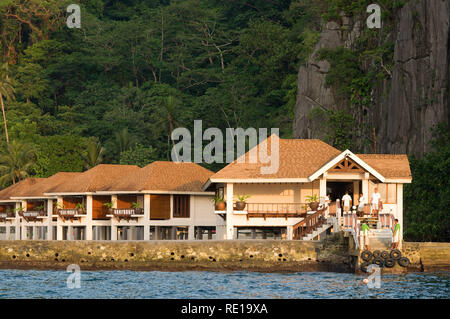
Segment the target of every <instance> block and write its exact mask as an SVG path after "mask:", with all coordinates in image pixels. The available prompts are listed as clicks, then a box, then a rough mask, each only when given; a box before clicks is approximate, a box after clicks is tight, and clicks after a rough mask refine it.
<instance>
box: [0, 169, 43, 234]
mask: <svg viewBox="0 0 450 319" xmlns="http://www.w3.org/2000/svg"><path fill="white" fill-rule="evenodd" d="M42 180H43V178H26V179H24V180H22V181H19V182H17V183H15V184H13V185H11V186H9V187H7V188H5V189H3V190H1V191H0V238H1V239H8V240H9V239H16V240H20V239H21V238H22V236H27V235H28V234H27V232H26V229H22V225H23V224H25V220H24V219H23V217H21V216H20V215H19V212H21V211H22V201H21V200H19V199H12V198H11V196H20V195H21V194H23V193H24V192H26V191H27V190H28V189H29V188H30V187H33V186H34V185H36V184H37V183H39V182H40V181H42ZM22 222H23V224H22ZM30 237H31V236H30Z"/></svg>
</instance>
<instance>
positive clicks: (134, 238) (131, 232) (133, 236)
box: [127, 226, 136, 240]
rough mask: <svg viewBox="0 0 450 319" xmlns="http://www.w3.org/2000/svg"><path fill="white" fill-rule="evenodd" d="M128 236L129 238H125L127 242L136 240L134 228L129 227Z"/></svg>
mask: <svg viewBox="0 0 450 319" xmlns="http://www.w3.org/2000/svg"><path fill="white" fill-rule="evenodd" d="M129 234H130V235H129V238H127V239H128V240H136V226H130V232H129Z"/></svg>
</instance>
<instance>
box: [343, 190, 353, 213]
mask: <svg viewBox="0 0 450 319" xmlns="http://www.w3.org/2000/svg"><path fill="white" fill-rule="evenodd" d="M342 202H343V204H344V212H348V211H349V210H350V207H351V206H352V197H351V196H350V195H349V194H348V192H345V195H344V196H343V197H342Z"/></svg>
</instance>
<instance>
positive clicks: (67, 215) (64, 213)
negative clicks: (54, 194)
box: [57, 208, 86, 221]
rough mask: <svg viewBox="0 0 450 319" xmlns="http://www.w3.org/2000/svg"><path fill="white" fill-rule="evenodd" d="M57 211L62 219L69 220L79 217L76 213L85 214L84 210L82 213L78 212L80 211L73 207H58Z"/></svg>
mask: <svg viewBox="0 0 450 319" xmlns="http://www.w3.org/2000/svg"><path fill="white" fill-rule="evenodd" d="M57 213H58V215H59V217H61V218H62V219H63V220H71V221H72V220H73V219H79V217H78V216H77V215H84V214H86V213H85V212H84V213H83V214H80V212H79V211H78V210H77V209H75V208H60V209H58V210H57Z"/></svg>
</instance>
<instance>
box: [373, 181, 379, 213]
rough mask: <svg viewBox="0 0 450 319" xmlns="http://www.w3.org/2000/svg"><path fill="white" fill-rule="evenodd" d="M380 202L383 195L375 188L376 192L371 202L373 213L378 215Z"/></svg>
mask: <svg viewBox="0 0 450 319" xmlns="http://www.w3.org/2000/svg"><path fill="white" fill-rule="evenodd" d="M380 200H381V194H380V193H378V188H377V187H375V190H374V192H373V194H372V201H371V204H372V212H377V213H378V210H379V205H380Z"/></svg>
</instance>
